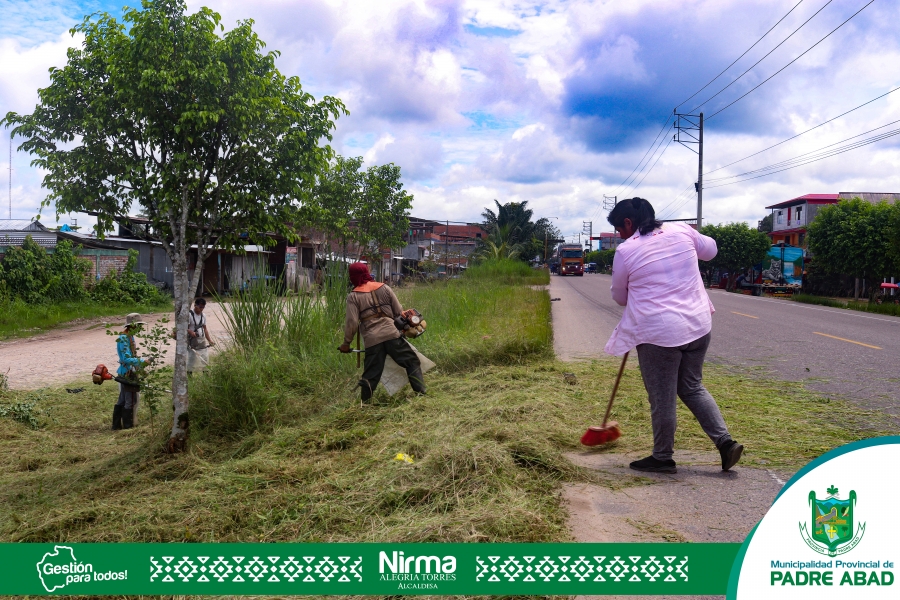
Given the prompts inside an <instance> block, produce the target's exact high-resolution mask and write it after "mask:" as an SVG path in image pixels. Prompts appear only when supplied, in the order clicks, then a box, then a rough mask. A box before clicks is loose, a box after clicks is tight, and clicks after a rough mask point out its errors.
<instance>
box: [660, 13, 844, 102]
mask: <svg viewBox="0 0 900 600" xmlns="http://www.w3.org/2000/svg"><path fill="white" fill-rule="evenodd" d="M802 1H803V0H801V2H802ZM833 1H834V0H828V2H826V3H825V4H824V5H823V6H822V8H820V9H819V10H817V11H816V12H815V13H813V15H812V17H810V18H808V19H807V20H805V21H803V23H802V24H801V25H800V27H798V28H797V29H795V30H794V31H792V32H791V34H790V35H789V36H787V37H786V38H784V39H783V40H781V41H780V42H778V45H777V46H775V47H774V48H772V49H771V50H769V51H768V52H767V53H766V54H765V55H764V56H763V57H762V58H761V59H759V60H758V61H756V62H755V63H753V65H752V66H751V67H750V68H749V69H747V70H746V71H744V72H743V73H741V74H740V75H738V76H737V78H736V79H733V80H732V81H731V83H729V84H728V85H726V86H725V87H723V88H722V89H721V90H719V91H718V92H716V93H715V94H713V95H712V96H710V97H709V98H707V99H706V100H704V101H703V102H701V103H700V104H698V105H697V106H695V107H694V108H692V109H691V110H689V111H688V112H691V113H692V112H694V111H696V110H697V109H698V108H700V107H701V106H703V105H704V104H706V103H707V102H709V101H710V100H712V99H713V98H715V97H716V96H718V95H719V94H721V93H722V92H724V91H725V90H727V89H728V88H730V87H731V86H732V85H734V84H735V83H737V82H738V80H739V79H740V78H741V77H743V76H744V75H746V74H747V73H749V72H750V71H751V70H752V69H753V67H755V66H756V65H758V64H759V63H761V62H762V61H764V60H765V59H766V57H768V56H769V55H770V54H772V53H773V52H775V51H776V50H778V48H780V47H781V45H782V44H784V43H785V42H786V41H788V40H789V39H791V37H792V36H793V35H794V34H795V33H797V32H798V31H800V30H801V29H802V28H803V26H804V25H806V24H807V23H809V22H810V21H812V20H813V18H814V17H815V16H816V15H817V14H819V13H820V12H822V11H823V10H825V7H826V6H828V5H829V4H831V3H832V2H833ZM798 6H800V2H798V3H797V4H795V5H794V8H797V7H798ZM794 8H792V9H791V10H789V11H788V13H787V15H784V16H783V17H781V19H779V21H778V23H781V22H782V21H784V20H785V19H786V18H787V16H788V15H789V14H791V13H792V12H794ZM778 23H775V25H772V29H775V27H776V26H777V25H778ZM772 29H769V31H767V32H766V33H765V35H763V37H761V38H759V39H758V40H757V41H756V44H758V43H760V42H761V41H762V40H763V38H764V37H766V35H769V32H770V31H772ZM756 44H753V46H756ZM753 46H750V47H749V48H747V52H750V50H752V49H753ZM747 52H744V54H747ZM744 54H741V55H740V56H739V57H738V58H737V60H735V61H734V62H733V63H731V64H730V65H728V67H727V68H726V69H725V71H727V70H728V69H730V68H731V67H732V66H734V63H736V62H737V61H738V60H740V59H742V58H743V57H744ZM725 71H722V73H719V74H718V75H716V76H715V78H714V79H713V80H712V81H710V82H709V83H707V84H706V85H704V86H703V88H701V89H700V90H698V91H697V92H696V93H695V94H694V96H696V95H697V94H699V93H700V92H701V91H703V90H704V89H706V88H707V87H708V86H709V84H710V83H712V82H713V81H715V80H716V79H718V78H719V77H721V76H722V74H723V73H725ZM694 96H691V98H693V97H694ZM691 98H688V100H690V99H691ZM685 102H687V100H685ZM681 104H684V102H682V103H681ZM681 104H679V105H678V106H681ZM678 106H676V107H675V108H676V110H677V109H678Z"/></svg>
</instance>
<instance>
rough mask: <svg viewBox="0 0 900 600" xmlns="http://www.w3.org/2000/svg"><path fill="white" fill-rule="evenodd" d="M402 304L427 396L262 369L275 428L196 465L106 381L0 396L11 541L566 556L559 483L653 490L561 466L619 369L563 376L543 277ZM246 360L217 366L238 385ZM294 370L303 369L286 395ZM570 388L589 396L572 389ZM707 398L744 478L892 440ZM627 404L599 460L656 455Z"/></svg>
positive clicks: (210, 384) (581, 366) (824, 420)
mask: <svg viewBox="0 0 900 600" xmlns="http://www.w3.org/2000/svg"><path fill="white" fill-rule="evenodd" d="M401 295H402V298H403V302H404V304H405V305H407V306H414V307H416V308H418V309H419V310H421V311H422V313H423V314H424V315H425V317H426V320H427V321H428V324H429V332H428V333H427V334H426V336H424V337H423V338H420V339H419V340H418V341H417V342H416V345H417V346H418V347H419V349H420V350H421V351H423V352H424V353H425V354H426V355H428V356H430V357H432V358H433V359H435V361H436V362H437V363H438V365H439V367H438V368H437V369H435V370H434V371H432V372H430V373H429V374H428V375H427V376H426V379H427V382H428V387H429V394H428V396H427V397H415V396H413V395H412V394H410V393H409V391H408V388H407V390H405V391H402V392H400V393H399V394H398V395H396V396H394V397H388V396H387V395H386V394H384V393H383V392H380V393H378V394H376V396H375V399H374V400H375V401H374V402H373V403H372V404H368V405H360V402H359V399H358V395H357V393H358V390H357V389H356V388H355V387H354V383H355V378H356V377H357V376H358V372H357V371H356V369H355V360H353V358H350V357H345V356H339V355H338V356H337V359H340V360H343V361H344V363H340V364H341V365H343V366H340V367H339V368H338V367H336V368H335V371H334V372H332V373H331V374H330V378H329V379H328V380H327V381H324V382H321V381H310V380H309V379H308V377H319V374H320V373H321V372H322V371H321V370H320V369H321V365H319V366H317V364H316V362H315V361H316V360H318V359H317V358H316V356H314V355H310V356H308V357H307V359H306V362H307V364H296V363H290V361H289V360H288V358H284V357H282V358H283V361H282V362H276V364H273V365H269V366H266V363H264V362H261V363H257V364H256V366H255V367H254V368H256V369H267V368H268V369H272V370H271V371H268V372H263V373H261V374H260V376H259V377H260V378H259V380H258V381H257V384H258V385H262V386H265V385H267V380H268V379H272V381H270V382H269V384H268V385H270V386H271V389H265V388H264V391H269V392H271V394H272V395H273V396H277V397H278V399H279V400H278V402H277V403H275V404H274V405H273V406H272V407H270V408H269V412H267V413H266V414H268V415H269V417H270V418H271V419H272V420H271V421H270V422H267V423H261V424H260V426H259V427H256V428H250V429H245V430H243V432H242V433H240V434H236V433H235V432H228V431H223V430H221V429H217V428H216V426H214V425H215V421H208V425H207V427H206V428H205V429H203V428H198V429H197V430H196V431H195V432H194V436H193V443H192V445H191V448H190V450H189V451H188V452H187V453H185V454H183V455H177V456H167V455H164V454H163V453H162V452H161V441H162V440H163V438H164V437H165V431H164V430H165V428H166V426H167V425H166V424H161V423H159V422H157V423H156V427H155V429H154V431H153V432H151V427H150V424H149V422H148V419H147V416H146V415H145V414H142V415H141V421H140V425H139V426H138V427H137V428H135V429H133V430H129V431H119V432H112V431H109V430H108V427H109V423H108V421H109V418H110V414H111V409H112V404H113V402H114V400H115V397H116V390H115V388H113V387H111V386H109V385H108V384H107V385H104V386H102V387H97V386H91V385H90V384H88V385H85V383H86V382H79V383H78V384H77V385H78V386H79V387H84V388H86V389H85V390H84V391H83V392H79V393H74V394H73V393H68V392H66V390H65V389H53V390H42V391H37V392H28V393H24V392H22V393H17V392H10V391H6V392H2V394H0V410H2V407H12V406H13V405H15V404H16V403H18V405H19V412H18V413H11V412H10V411H9V410H7V413H8V414H7V416H5V417H0V505H2V506H3V507H4V510H3V511H2V512H0V540H2V541H35V542H36V541H82V542H87V541H145V542H157V541H166V542H168V541H223V542H224V541H301V542H317V541H408V542H418V541H453V542H455V541H468V542H475V541H522V542H526V541H527V542H537V541H566V540H569V539H570V538H569V533H568V530H567V527H566V511H565V507H564V506H563V504H562V502H561V499H560V493H559V492H560V486H561V483H562V482H566V481H591V482H594V483H597V484H600V485H606V486H609V487H611V488H621V487H625V486H634V485H642V484H644V483H646V480H642V479H640V478H638V477H632V476H625V477H621V476H614V475H600V474H597V473H595V472H588V471H587V470H583V469H580V468H577V467H575V466H573V465H572V464H571V463H569V462H568V461H567V460H566V459H565V458H564V453H565V452H567V451H572V450H576V449H578V448H579V443H578V440H579V437H580V436H581V434H582V432H583V431H584V429H585V427H586V426H587V425H589V424H592V423H595V422H596V421H598V420H599V419H600V418H601V417H602V408H603V405H604V404H605V399H606V397H607V394H608V392H609V388H610V384H611V382H612V379H613V377H614V376H615V370H616V368H617V366H618V365H617V362H616V361H615V360H603V361H595V362H583V363H560V362H558V361H556V360H555V359H554V358H553V357H552V355H551V350H550V341H551V335H550V321H549V311H550V303H549V298H548V294H547V292H546V291H545V290H542V289H536V288H535V282H534V281H533V280H532V279H530V278H525V277H524V276H523V277H522V278H520V279H519V280H518V281H517V279H516V278H515V277H510V278H509V279H508V280H507V281H506V282H505V283H497V282H492V281H491V279H490V278H487V279H480V278H478V277H472V278H464V279H462V280H457V281H451V282H447V283H443V284H440V285H438V286H434V287H416V288H412V289H404V290H401ZM332 341H333V340H330V339H329V340H328V344H323V347H333V346H332V345H331V343H332ZM270 351H271V350H267V352H270ZM239 356H240V355H238V354H235V355H232V356H230V357H229V356H227V355H226V356H224V357H223V360H222V361H221V364H223V365H230V369H229V370H230V371H232V372H234V371H235V369H237V366H236V362H237V361H238V360H239ZM265 356H269V357H272V356H278V355H277V354H276V355H273V354H266V355H265ZM284 356H294V354H291V355H284ZM330 356H331V355H329V356H328V357H322V358H321V360H326V359H327V360H331V358H330ZM228 361H232V362H231V363H229V362H228ZM288 363H290V364H293V365H294V367H295V372H294V373H293V374H291V375H290V376H289V377H288V376H285V379H284V380H282V381H278V380H277V378H278V374H279V373H282V372H283V370H284V369H286V368H287V366H286V365H288ZM347 363H350V365H349V366H347ZM323 364H325V363H323ZM564 372H574V373H575V376H576V378H577V383H576V384H575V385H568V384H566V383H564V380H563V373H564ZM304 373H307V374H308V376H307V375H303V374H304ZM223 377H225V376H224V375H223V373H222V372H220V371H217V370H216V369H215V368H214V369H212V370H210V372H208V373H206V374H204V375H203V376H202V381H201V380H196V381H195V382H194V385H195V386H196V388H197V395H198V402H201V401H205V402H212V400H211V399H210V396H209V395H210V394H213V393H215V392H216V390H219V393H232V392H233V390H232V389H231V388H227V387H221V386H222V385H224V384H223V383H222V378H223ZM231 377H234V375H233V373H232V375H231ZM707 384H708V386H709V388H710V390H711V391H712V393H713V394H714V395H715V396H716V398H717V399H718V401H719V403H720V404H721V405H722V410H723V412H724V414H725V417H726V420H727V421H728V422H729V424H730V426H731V428H732V430H733V433H734V435H735V436H736V437H737V438H738V439H740V440H741V441H743V442H744V444H745V445H746V446H747V452H746V454H745V459H744V461H743V462H742V464H743V465H745V466H754V465H760V466H765V467H766V468H778V469H782V470H794V469H796V468H798V467H799V466H801V465H802V464H804V463H805V462H807V461H808V460H810V459H811V458H813V457H815V456H818V455H819V454H821V453H822V452H824V451H827V450H829V449H831V448H833V447H835V446H838V445H840V444H843V443H845V442H848V441H852V440H855V439H860V438H865V437H872V436H874V435H879V434H882V433H885V432H883V431H881V430H879V429H878V428H876V427H874V426H873V424H874V423H877V422H878V415H877V414H874V413H864V412H860V411H859V410H857V409H856V408H854V407H852V406H851V405H849V404H846V403H844V402H840V401H835V400H831V401H829V400H827V399H824V398H822V397H820V396H817V395H814V394H809V393H807V392H804V391H802V390H801V389H799V386H797V385H795V384H787V383H783V382H773V381H768V380H762V379H749V378H747V377H745V376H741V375H736V374H734V373H731V372H729V371H727V370H725V369H724V368H722V367H714V366H710V367H709V368H708V376H707ZM217 385H218V386H220V387H218V388H217V387H216V386H217ZM229 385H237V384H236V383H234V382H232V383H229ZM69 387H70V388H72V387H73V386H69ZM621 389H622V391H621V400H620V401H619V402H618V403H617V406H616V409H615V413H614V417H615V418H616V419H617V420H618V421H619V423H620V424H621V426H622V429H623V432H624V435H623V437H622V438H621V440H620V441H619V442H617V443H616V444H614V445H612V446H610V447H609V448H605V449H603V450H600V451H602V452H624V451H630V450H637V449H643V448H649V445H650V440H651V431H650V425H649V417H648V410H647V406H646V400H645V394H644V392H643V389H642V386H641V383H640V378H639V373H638V371H637V369H635V368H631V369H628V370H627V371H626V376H625V379H624V382H623V386H622V388H621ZM229 390H231V391H229ZM23 406H30V408H27V409H26V408H22V407H23ZM26 412H27V413H28V414H30V415H31V416H32V417H33V421H31V422H29V420H28V419H26V418H24V417H23V416H22V415H23V414H24V413H26ZM680 417H681V422H680V425H681V426H680V428H679V431H678V437H677V440H676V443H677V447H679V448H682V449H688V448H690V449H699V450H703V449H705V450H708V449H710V447H709V442H708V440H707V439H705V437H704V436H703V434H702V432H701V431H700V429H699V426H697V424H696V422H695V421H694V420H693V419H692V418H691V417H690V415H688V414H686V412H685V411H683V410H682V411H681V413H680ZM161 425H163V426H161ZM220 426H223V425H221V424H220ZM398 453H403V454H406V455H408V456H410V457H412V461H413V462H412V463H409V462H406V461H403V460H397V458H396V457H397V454H398Z"/></svg>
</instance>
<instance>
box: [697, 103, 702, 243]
mask: <svg viewBox="0 0 900 600" xmlns="http://www.w3.org/2000/svg"><path fill="white" fill-rule="evenodd" d="M697 156H698V157H699V163H700V164H699V165H698V166H697V231H700V229H701V228H702V227H703V113H700V144H699V148H698V152H697Z"/></svg>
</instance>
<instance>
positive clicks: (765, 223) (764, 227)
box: [756, 213, 772, 233]
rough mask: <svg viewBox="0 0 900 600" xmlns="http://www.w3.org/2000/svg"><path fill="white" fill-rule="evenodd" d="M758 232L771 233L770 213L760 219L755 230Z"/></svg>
mask: <svg viewBox="0 0 900 600" xmlns="http://www.w3.org/2000/svg"><path fill="white" fill-rule="evenodd" d="M756 229H757V230H758V231H762V232H763V233H771V232H772V213H769V214H767V215H766V216H764V217H763V218H762V220H761V221H760V222H759V226H758V227H757V228H756Z"/></svg>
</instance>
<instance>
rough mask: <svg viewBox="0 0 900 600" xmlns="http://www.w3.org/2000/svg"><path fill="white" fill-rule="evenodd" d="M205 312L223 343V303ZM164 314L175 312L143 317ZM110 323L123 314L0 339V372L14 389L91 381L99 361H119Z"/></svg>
mask: <svg viewBox="0 0 900 600" xmlns="http://www.w3.org/2000/svg"><path fill="white" fill-rule="evenodd" d="M205 312H206V319H207V322H208V323H209V331H210V335H211V336H212V338H213V339H214V340H216V341H217V342H222V341H223V340H225V339H226V338H225V334H224V330H225V328H224V327H223V326H222V322H221V318H220V315H221V309H220V305H219V304H217V303H212V302H210V303H209V304H207V305H206V311H205ZM164 316H166V317H168V318H169V319H170V320H171V319H172V318H173V317H174V314H173V313H169V314H163V313H159V314H150V315H144V320H145V321H146V322H147V323H148V324H150V323H155V322H156V321H158V320H159V319H161V318H162V317H164ZM107 322H110V323H112V324H114V325H122V324H123V323H124V320H123V318H122V317H116V318H115V321H112V320H109V319H93V320H91V321H86V322H83V323H79V324H77V325H69V326H63V327H61V328H59V329H54V330H52V331H49V332H47V333H42V334H40V335H36V336H34V337H30V338H20V339H15V340H9V341H6V342H0V372H4V373H5V372H7V370H8V371H9V373H8V377H9V387H10V388H12V389H25V390H28V389H38V388H42V387H49V386H54V385H63V384H67V383H73V382H76V381H77V382H82V381H83V382H84V383H86V384H87V383H90V382H91V372H92V371H93V370H94V367H96V366H97V364H98V363H103V364H105V365H106V366H107V367H109V369H110V371H114V370H115V369H116V368H117V367H118V364H119V361H118V356H117V354H116V341H115V338H113V337H112V336H110V335H107V333H106V327H105V323H107ZM212 351H213V352H214V351H215V348H213V349H212ZM174 360H175V354H174V345H173V346H171V349H170V350H169V353H168V355H167V356H166V363H167V364H172V363H173V362H174Z"/></svg>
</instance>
